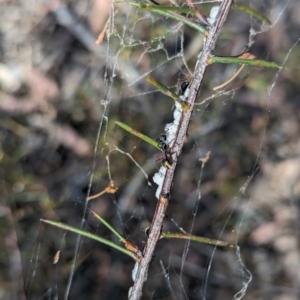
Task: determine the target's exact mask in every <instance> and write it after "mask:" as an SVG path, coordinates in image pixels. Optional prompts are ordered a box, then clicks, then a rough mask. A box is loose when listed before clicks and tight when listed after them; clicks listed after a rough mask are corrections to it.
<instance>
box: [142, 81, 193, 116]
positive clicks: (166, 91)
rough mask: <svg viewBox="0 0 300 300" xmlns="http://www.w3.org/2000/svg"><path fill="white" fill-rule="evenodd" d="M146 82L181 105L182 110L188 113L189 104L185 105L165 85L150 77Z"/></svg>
mask: <svg viewBox="0 0 300 300" xmlns="http://www.w3.org/2000/svg"><path fill="white" fill-rule="evenodd" d="M146 80H147V81H148V82H149V83H151V84H152V85H153V86H155V87H156V88H157V89H158V90H159V91H160V92H162V93H163V94H165V95H166V96H169V97H171V98H172V99H173V100H174V101H177V102H178V103H180V104H181V106H182V109H183V110H184V111H186V110H187V109H188V108H189V106H188V105H187V103H185V102H184V101H182V100H181V99H180V97H179V96H178V95H177V94H175V93H174V92H172V91H170V90H169V89H168V88H167V87H166V86H164V85H163V84H161V83H159V82H158V81H156V80H155V79H154V78H152V77H150V76H148V77H146Z"/></svg>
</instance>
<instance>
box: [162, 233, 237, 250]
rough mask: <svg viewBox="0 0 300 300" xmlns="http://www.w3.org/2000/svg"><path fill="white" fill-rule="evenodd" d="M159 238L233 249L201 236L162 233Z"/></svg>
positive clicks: (230, 246)
mask: <svg viewBox="0 0 300 300" xmlns="http://www.w3.org/2000/svg"><path fill="white" fill-rule="evenodd" d="M160 238H161V239H184V240H190V241H194V242H198V243H204V244H209V245H214V246H218V247H229V248H235V245H233V244H230V243H227V242H223V241H219V240H214V239H210V238H206V237H203V236H196V235H191V234H182V233H180V232H163V233H162V235H161V237H160Z"/></svg>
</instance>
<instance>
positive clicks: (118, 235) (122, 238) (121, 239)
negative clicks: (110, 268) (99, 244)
mask: <svg viewBox="0 0 300 300" xmlns="http://www.w3.org/2000/svg"><path fill="white" fill-rule="evenodd" d="M91 212H92V214H93V215H94V217H95V218H96V219H98V221H100V222H101V223H102V224H103V225H104V226H105V227H106V228H108V229H109V230H110V231H111V232H112V233H113V234H114V235H116V236H117V237H118V238H119V239H120V241H121V242H123V243H124V242H125V241H126V239H125V238H124V237H123V236H122V235H121V234H120V233H119V232H118V231H117V230H115V229H114V228H113V227H112V226H111V225H110V224H109V223H108V222H106V221H105V220H104V219H103V218H102V217H101V216H99V215H98V214H97V213H95V212H94V211H92V210H91Z"/></svg>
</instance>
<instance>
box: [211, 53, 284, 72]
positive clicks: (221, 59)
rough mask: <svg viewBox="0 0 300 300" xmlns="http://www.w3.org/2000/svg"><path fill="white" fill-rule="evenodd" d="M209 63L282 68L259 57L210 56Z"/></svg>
mask: <svg viewBox="0 0 300 300" xmlns="http://www.w3.org/2000/svg"><path fill="white" fill-rule="evenodd" d="M209 63H210V64H215V63H222V64H239V65H249V66H256V67H264V68H275V69H282V67H281V66H279V65H278V64H276V63H274V62H271V61H266V60H259V59H242V58H238V57H219V56H212V57H211V58H210V59H209Z"/></svg>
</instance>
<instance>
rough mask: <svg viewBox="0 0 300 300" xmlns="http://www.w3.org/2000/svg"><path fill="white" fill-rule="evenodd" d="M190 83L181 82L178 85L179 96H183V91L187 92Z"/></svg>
mask: <svg viewBox="0 0 300 300" xmlns="http://www.w3.org/2000/svg"><path fill="white" fill-rule="evenodd" d="M189 85H190V82H189V81H186V80H185V81H182V82H181V83H180V94H181V96H182V95H184V93H185V91H186V90H187V88H188V87H189Z"/></svg>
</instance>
